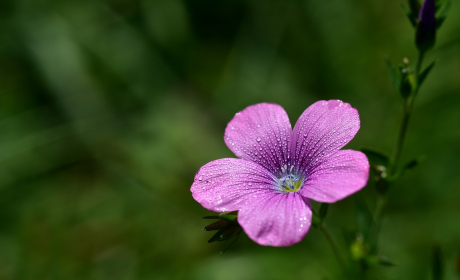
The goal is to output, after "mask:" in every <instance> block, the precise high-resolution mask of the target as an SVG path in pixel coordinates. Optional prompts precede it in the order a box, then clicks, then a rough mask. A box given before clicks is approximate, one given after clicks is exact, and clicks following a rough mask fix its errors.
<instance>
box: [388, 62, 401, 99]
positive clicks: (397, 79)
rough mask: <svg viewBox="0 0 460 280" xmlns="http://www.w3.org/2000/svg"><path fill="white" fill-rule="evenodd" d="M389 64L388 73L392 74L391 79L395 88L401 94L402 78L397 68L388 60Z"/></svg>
mask: <svg viewBox="0 0 460 280" xmlns="http://www.w3.org/2000/svg"><path fill="white" fill-rule="evenodd" d="M386 63H387V68H388V73H389V74H390V79H391V82H392V84H393V87H394V88H395V90H396V91H397V92H399V84H400V82H401V78H400V77H399V75H398V72H397V71H396V68H395V67H394V66H393V64H392V63H391V61H390V60H389V59H387V60H386Z"/></svg>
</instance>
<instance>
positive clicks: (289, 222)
mask: <svg viewBox="0 0 460 280" xmlns="http://www.w3.org/2000/svg"><path fill="white" fill-rule="evenodd" d="M311 216H312V212H311V206H310V202H309V201H308V199H306V198H303V197H302V196H301V195H299V194H298V193H294V192H292V193H266V194H262V195H259V196H257V197H253V198H251V200H249V201H248V202H247V205H245V206H244V207H243V208H242V209H241V210H240V212H239V213H238V222H239V224H240V225H241V227H242V228H243V229H244V231H245V232H246V234H247V235H248V236H249V238H251V239H252V240H254V241H255V242H256V243H258V244H260V245H269V246H275V247H286V246H291V245H293V244H295V243H297V242H300V241H301V240H302V238H303V237H304V236H305V234H306V233H307V232H308V230H309V228H310V225H311Z"/></svg>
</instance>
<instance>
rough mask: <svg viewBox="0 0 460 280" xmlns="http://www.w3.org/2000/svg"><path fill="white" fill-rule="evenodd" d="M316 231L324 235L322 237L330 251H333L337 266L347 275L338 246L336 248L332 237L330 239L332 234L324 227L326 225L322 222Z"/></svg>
mask: <svg viewBox="0 0 460 280" xmlns="http://www.w3.org/2000/svg"><path fill="white" fill-rule="evenodd" d="M318 229H319V230H320V231H321V233H322V234H323V235H324V237H325V238H326V240H327V242H328V243H329V245H330V246H331V248H332V250H333V251H334V254H335V257H336V258H337V261H338V263H339V265H340V266H341V267H342V269H343V270H344V271H345V273H347V266H346V264H345V260H344V258H343V257H342V255H341V254H340V250H339V246H337V243H336V242H335V240H334V237H332V234H331V232H330V231H329V229H328V228H327V227H326V224H325V223H324V222H322V223H321V224H320V226H319V227H318Z"/></svg>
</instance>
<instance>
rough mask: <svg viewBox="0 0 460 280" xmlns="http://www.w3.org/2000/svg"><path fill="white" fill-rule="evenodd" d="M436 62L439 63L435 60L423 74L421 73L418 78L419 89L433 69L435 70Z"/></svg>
mask: <svg viewBox="0 0 460 280" xmlns="http://www.w3.org/2000/svg"><path fill="white" fill-rule="evenodd" d="M436 62H438V60H434V61H433V62H431V63H430V65H428V66H427V67H426V68H425V69H424V70H423V71H422V73H420V75H419V77H418V87H420V86H421V85H422V84H423V82H424V81H425V79H426V77H427V76H428V74H429V73H430V71H431V69H433V67H434V65H435V64H436Z"/></svg>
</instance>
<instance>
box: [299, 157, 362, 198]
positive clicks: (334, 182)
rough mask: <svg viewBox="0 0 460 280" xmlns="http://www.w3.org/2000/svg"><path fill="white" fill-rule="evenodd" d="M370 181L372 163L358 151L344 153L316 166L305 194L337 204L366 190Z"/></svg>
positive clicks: (308, 179)
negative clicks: (364, 188) (363, 189)
mask: <svg viewBox="0 0 460 280" xmlns="http://www.w3.org/2000/svg"><path fill="white" fill-rule="evenodd" d="M368 179H369V161H368V160H367V157H366V156H365V155H364V154H363V153H361V152H358V151H353V150H342V151H338V152H337V153H336V154H334V155H331V156H330V157H328V158H327V160H325V161H323V162H322V163H321V164H320V165H318V166H316V167H315V168H314V169H313V170H312V172H311V173H310V174H309V175H308V178H307V180H306V181H305V182H304V184H303V186H302V189H301V190H300V193H301V195H303V196H305V197H308V198H311V199H313V200H316V201H319V202H326V203H333V202H336V201H338V200H341V199H343V198H345V197H347V196H349V195H351V194H352V193H355V192H357V191H359V190H360V189H362V188H363V187H364V186H365V185H366V184H367V180H368Z"/></svg>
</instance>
